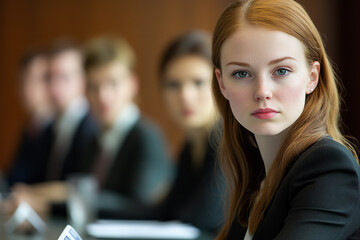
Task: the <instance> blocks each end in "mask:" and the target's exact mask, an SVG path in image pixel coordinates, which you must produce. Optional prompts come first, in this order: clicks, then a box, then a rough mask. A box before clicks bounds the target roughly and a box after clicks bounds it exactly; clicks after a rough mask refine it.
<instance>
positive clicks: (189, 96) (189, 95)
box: [180, 85, 194, 104]
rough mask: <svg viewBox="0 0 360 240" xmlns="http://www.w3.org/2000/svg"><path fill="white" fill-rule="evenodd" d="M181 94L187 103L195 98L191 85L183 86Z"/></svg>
mask: <svg viewBox="0 0 360 240" xmlns="http://www.w3.org/2000/svg"><path fill="white" fill-rule="evenodd" d="M180 94H181V100H182V102H183V103H185V104H188V103H191V102H192V101H193V100H194V89H193V88H192V87H191V86H187V85H184V86H182V88H181V93H180Z"/></svg>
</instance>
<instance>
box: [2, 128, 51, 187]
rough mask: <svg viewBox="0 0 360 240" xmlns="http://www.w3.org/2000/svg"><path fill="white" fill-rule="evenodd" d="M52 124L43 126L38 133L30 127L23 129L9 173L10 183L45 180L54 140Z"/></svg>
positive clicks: (28, 182) (31, 182) (30, 182)
mask: <svg viewBox="0 0 360 240" xmlns="http://www.w3.org/2000/svg"><path fill="white" fill-rule="evenodd" d="M50 126H51V124H50V123H49V124H47V125H46V126H43V128H42V129H39V130H38V131H37V133H36V134H34V133H31V132H30V131H29V130H28V128H25V129H24V130H23V132H22V135H21V138H20V142H19V145H18V147H17V149H16V152H15V156H14V158H13V160H12V163H11V167H10V169H9V171H8V173H7V180H8V183H9V185H13V184H14V183H17V182H23V183H27V184H33V183H39V182H43V181H45V176H46V167H47V160H48V158H49V154H50V149H51V142H52V131H51V127H50Z"/></svg>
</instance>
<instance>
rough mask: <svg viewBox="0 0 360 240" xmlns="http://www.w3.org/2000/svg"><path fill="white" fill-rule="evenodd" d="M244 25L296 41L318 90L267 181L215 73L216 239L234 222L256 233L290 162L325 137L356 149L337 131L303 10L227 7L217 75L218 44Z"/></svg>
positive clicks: (220, 25)
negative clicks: (222, 206) (224, 202)
mask: <svg viewBox="0 0 360 240" xmlns="http://www.w3.org/2000/svg"><path fill="white" fill-rule="evenodd" d="M245 23H246V24H248V25H256V26H258V27H263V28H266V29H269V30H275V31H281V32H285V33H287V34H289V35H291V36H294V37H296V38H297V39H298V40H299V41H300V42H301V43H302V44H303V46H304V49H305V57H306V59H307V60H308V63H309V65H310V64H312V63H313V62H314V61H318V62H319V63H320V66H321V67H320V76H319V82H318V86H317V87H316V88H315V89H314V91H313V92H312V93H311V94H310V95H308V96H307V98H306V102H305V107H304V110H303V112H302V114H301V116H300V117H299V118H298V119H297V121H296V122H295V123H294V124H293V125H292V127H291V129H290V132H289V134H288V136H287V138H286V139H285V141H284V143H283V145H282V147H281V148H280V150H279V152H278V154H277V156H276V158H275V160H274V162H273V165H272V167H271V169H270V171H269V173H268V175H267V177H266V178H265V170H264V165H263V162H262V159H261V156H260V153H259V150H258V149H257V146H256V143H255V139H254V135H253V134H252V133H251V132H249V131H248V130H246V129H245V128H244V127H242V126H241V125H240V124H239V123H238V122H237V120H236V119H235V117H234V116H233V114H232V111H231V108H230V105H229V102H228V101H227V99H225V98H224V96H223V95H222V94H221V91H220V89H219V86H218V83H217V81H216V76H215V74H214V76H213V82H212V88H213V94H214V98H215V102H216V104H217V107H218V108H219V111H220V113H221V115H222V117H223V121H224V132H223V137H222V142H221V146H220V156H221V157H220V161H221V165H222V168H223V171H224V173H225V175H226V177H227V181H228V183H229V190H230V207H229V214H228V217H227V220H226V223H225V226H224V228H223V229H222V231H221V233H220V234H219V236H218V239H225V238H226V236H227V234H228V231H229V228H230V226H231V224H232V222H233V220H234V219H235V218H237V219H238V220H239V222H240V224H241V225H242V226H244V227H248V228H249V231H250V232H251V233H254V232H255V230H256V228H257V227H258V225H259V223H260V222H261V221H262V219H263V217H264V212H265V210H266V208H267V207H268V205H269V204H270V201H271V199H272V198H273V196H274V193H275V191H276V189H277V187H278V186H279V184H280V182H281V180H282V179H283V177H284V175H285V173H286V171H287V170H288V168H289V167H290V165H291V163H292V162H293V160H294V159H296V158H297V157H298V156H299V155H300V154H301V153H302V152H303V151H304V150H305V149H306V148H308V147H309V146H310V145H312V144H313V143H315V142H316V141H318V140H319V139H321V138H323V137H324V136H331V137H332V138H333V139H334V140H335V141H337V142H339V143H342V144H344V145H345V146H346V147H347V148H349V150H350V151H351V152H352V153H353V155H354V156H355V158H357V155H356V151H355V149H354V147H353V146H352V144H351V143H350V142H349V141H348V140H347V139H346V138H345V137H344V136H343V135H342V134H341V131H340V129H339V121H340V119H339V118H340V117H339V116H340V115H339V109H340V97H339V93H338V82H337V79H336V77H335V74H334V71H333V68H332V66H331V63H330V61H329V58H328V56H327V54H326V52H325V48H324V44H323V42H322V39H321V36H320V34H319V32H318V30H317V29H316V27H315V25H314V24H313V22H312V21H311V19H310V17H309V16H308V14H307V13H306V11H305V10H304V9H303V7H302V6H301V5H300V4H298V3H297V2H295V1H293V0H244V1H237V2H235V3H233V4H231V5H230V6H229V7H228V8H227V9H226V10H225V11H224V12H223V14H222V15H221V16H220V19H219V20H218V22H217V25H216V28H215V31H214V38H213V46H212V52H213V56H212V61H213V64H214V67H215V68H218V69H220V70H221V57H220V56H221V47H222V44H223V43H224V41H225V40H226V39H228V38H229V37H230V36H231V35H232V34H233V33H234V32H235V31H236V30H238V29H239V28H241V27H242V26H243V25H244V24H245ZM264 178H265V181H264V183H263V187H262V188H261V192H260V191H259V189H260V183H261V182H262V180H263V179H264ZM255 199H256V200H255Z"/></svg>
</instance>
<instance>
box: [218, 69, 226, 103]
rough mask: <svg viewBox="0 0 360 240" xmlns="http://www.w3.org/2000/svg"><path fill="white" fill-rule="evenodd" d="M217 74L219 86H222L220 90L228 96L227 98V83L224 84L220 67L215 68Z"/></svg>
mask: <svg viewBox="0 0 360 240" xmlns="http://www.w3.org/2000/svg"><path fill="white" fill-rule="evenodd" d="M215 76H216V80H217V82H218V84H219V88H220V91H221V93H222V95H223V96H224V97H225V98H226V99H228V98H227V92H226V89H225V85H224V82H223V79H222V76H221V70H220V69H219V68H215Z"/></svg>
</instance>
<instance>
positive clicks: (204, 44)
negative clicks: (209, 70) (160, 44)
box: [159, 31, 211, 76]
mask: <svg viewBox="0 0 360 240" xmlns="http://www.w3.org/2000/svg"><path fill="white" fill-rule="evenodd" d="M186 55H195V56H199V57H202V58H204V59H205V60H207V61H208V62H209V63H210V64H211V35H210V34H209V33H207V32H203V31H192V32H189V33H186V34H184V35H181V36H180V37H178V38H176V39H175V40H174V41H173V42H172V44H170V45H169V47H168V48H167V49H166V50H165V52H164V54H163V57H162V59H161V61H160V69H159V70H160V76H162V75H163V74H164V72H165V69H166V67H167V65H168V64H169V63H170V62H171V61H172V60H174V59H176V58H179V57H182V56H186Z"/></svg>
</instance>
